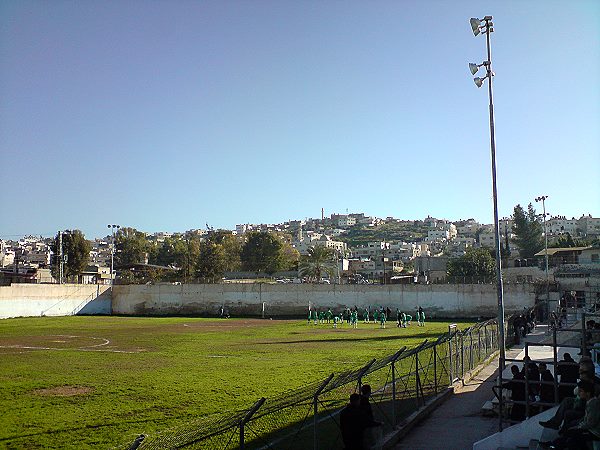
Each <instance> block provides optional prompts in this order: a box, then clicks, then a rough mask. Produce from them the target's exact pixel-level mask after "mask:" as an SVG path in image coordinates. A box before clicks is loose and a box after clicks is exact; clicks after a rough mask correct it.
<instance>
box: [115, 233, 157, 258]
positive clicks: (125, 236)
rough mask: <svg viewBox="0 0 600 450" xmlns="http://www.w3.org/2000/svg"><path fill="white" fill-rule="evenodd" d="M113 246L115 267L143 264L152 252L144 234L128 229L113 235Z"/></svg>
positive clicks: (151, 247)
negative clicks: (114, 248) (114, 249)
mask: <svg viewBox="0 0 600 450" xmlns="http://www.w3.org/2000/svg"><path fill="white" fill-rule="evenodd" d="M115 246H116V252H115V267H121V266H127V265H130V264H139V263H143V262H144V260H145V258H146V256H147V255H148V254H149V253H151V252H152V251H153V245H152V244H151V243H150V242H149V241H148V239H146V234H145V233H142V232H141V231H138V230H136V229H135V228H128V227H125V228H120V229H119V231H118V232H117V234H116V235H115ZM149 259H150V258H149Z"/></svg>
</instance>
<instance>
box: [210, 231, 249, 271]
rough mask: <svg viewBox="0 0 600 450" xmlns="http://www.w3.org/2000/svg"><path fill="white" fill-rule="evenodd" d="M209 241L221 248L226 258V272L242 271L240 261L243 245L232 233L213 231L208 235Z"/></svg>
mask: <svg viewBox="0 0 600 450" xmlns="http://www.w3.org/2000/svg"><path fill="white" fill-rule="evenodd" d="M207 240H208V241H209V242H212V243H214V244H217V245H220V246H221V249H222V250H223V254H224V257H225V272H233V271H235V270H240V268H241V266H242V262H241V259H240V255H241V252H242V244H241V242H240V240H239V239H238V238H237V237H236V236H234V235H233V234H232V233H231V231H227V230H217V231H213V232H211V233H210V234H209V235H208V238H207Z"/></svg>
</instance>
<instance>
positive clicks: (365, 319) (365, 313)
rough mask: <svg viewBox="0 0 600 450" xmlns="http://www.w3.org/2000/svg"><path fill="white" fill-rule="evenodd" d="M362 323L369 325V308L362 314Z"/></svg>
mask: <svg viewBox="0 0 600 450" xmlns="http://www.w3.org/2000/svg"><path fill="white" fill-rule="evenodd" d="M363 321H364V322H365V323H369V308H365V312H364V313H363Z"/></svg>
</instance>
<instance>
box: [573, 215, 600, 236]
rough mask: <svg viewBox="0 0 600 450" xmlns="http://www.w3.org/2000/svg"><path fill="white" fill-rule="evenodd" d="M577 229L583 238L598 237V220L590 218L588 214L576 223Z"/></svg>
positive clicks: (599, 224)
mask: <svg viewBox="0 0 600 450" xmlns="http://www.w3.org/2000/svg"><path fill="white" fill-rule="evenodd" d="M577 222H578V225H579V229H580V230H581V231H582V233H583V234H584V235H585V236H590V237H596V236H600V218H596V217H592V216H591V215H590V214H588V215H587V216H585V215H584V216H581V218H580V219H579V220H578V221H577Z"/></svg>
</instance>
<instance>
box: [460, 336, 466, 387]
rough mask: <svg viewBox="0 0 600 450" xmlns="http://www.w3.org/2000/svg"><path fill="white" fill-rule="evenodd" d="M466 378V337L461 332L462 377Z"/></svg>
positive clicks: (462, 378)
mask: <svg viewBox="0 0 600 450" xmlns="http://www.w3.org/2000/svg"><path fill="white" fill-rule="evenodd" d="M464 378H465V339H464V335H463V333H460V379H461V380H463V381H464Z"/></svg>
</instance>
